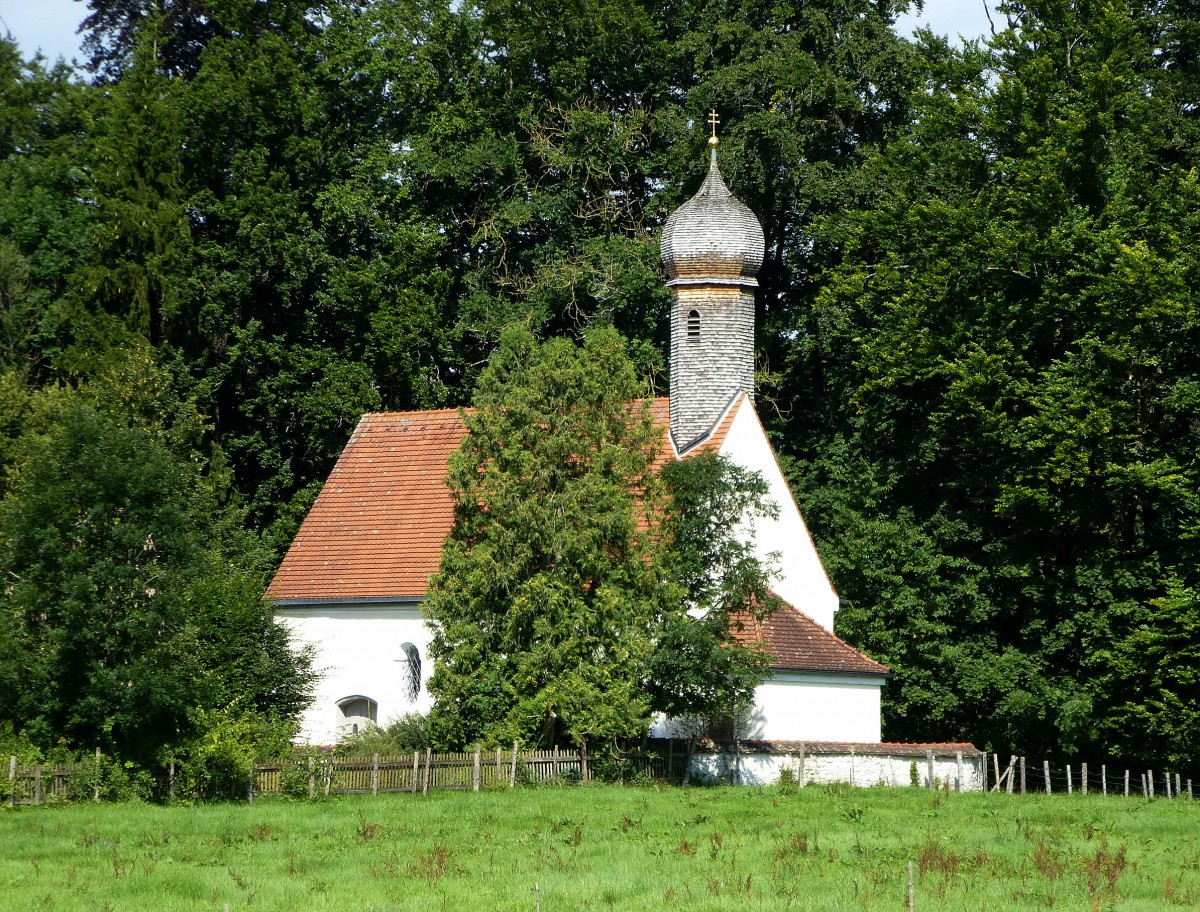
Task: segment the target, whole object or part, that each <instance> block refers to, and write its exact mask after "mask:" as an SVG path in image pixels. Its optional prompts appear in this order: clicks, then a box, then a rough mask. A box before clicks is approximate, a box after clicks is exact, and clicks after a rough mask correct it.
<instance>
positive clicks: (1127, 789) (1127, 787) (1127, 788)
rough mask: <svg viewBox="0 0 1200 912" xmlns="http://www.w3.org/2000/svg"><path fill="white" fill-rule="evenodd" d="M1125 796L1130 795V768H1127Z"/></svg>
mask: <svg viewBox="0 0 1200 912" xmlns="http://www.w3.org/2000/svg"><path fill="white" fill-rule="evenodd" d="M1125 797H1126V798H1128V797H1129V770H1125Z"/></svg>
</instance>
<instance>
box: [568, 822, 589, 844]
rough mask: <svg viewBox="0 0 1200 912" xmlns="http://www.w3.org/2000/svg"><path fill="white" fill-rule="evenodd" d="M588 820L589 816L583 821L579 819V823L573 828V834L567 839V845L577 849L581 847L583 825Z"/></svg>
mask: <svg viewBox="0 0 1200 912" xmlns="http://www.w3.org/2000/svg"><path fill="white" fill-rule="evenodd" d="M586 822H587V818H586V817H584V818H583V820H581V821H579V823H577V824H575V828H574V829H573V830H571V835H570V836H568V837H567V839H566V843H567V845H569V846H570V847H571V848H573V849H577V848H579V846H580V844H581V843H582V842H583V825H584V823H586Z"/></svg>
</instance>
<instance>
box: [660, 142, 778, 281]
mask: <svg viewBox="0 0 1200 912" xmlns="http://www.w3.org/2000/svg"><path fill="white" fill-rule="evenodd" d="M715 140H716V137H715V136H714V137H713V138H712V139H710V140H709V145H710V146H711V147H712V162H711V164H710V165H709V166H708V177H706V178H705V180H704V184H703V185H702V186H701V187H700V191H699V192H698V193H697V194H696V195H695V196H693V197H692V198H691V199H690V200H688V201H687V202H686V203H684V204H683V205H682V206H680V207H679V208H678V209H676V210H675V212H674V213H673V214H672V215H671V217H670V218H669V219H667V224H666V227H664V228H663V234H662V261H663V265H664V266H665V267H666V270H667V278H668V279H669V281H668V282H667V284H668V285H698V284H704V285H743V286H750V287H756V286H757V285H758V281H757V280H756V279H755V276H757V275H758V268H759V267H760V266H761V265H762V261H763V249H764V247H765V240H764V238H763V230H762V225H761V224H760V223H759V221H758V219H757V218H756V217H755V215H754V213H753V212H751V211H750V207H749V206H747V205H746V204H745V203H743V202H742V201H741V200H739V199H737V198H736V197H734V195H733V194H732V193H730V192H729V188H728V187H726V186H725V181H724V180H723V179H722V178H721V172H720V170H718V168H717V149H716V141H715Z"/></svg>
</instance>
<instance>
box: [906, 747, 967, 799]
mask: <svg viewBox="0 0 1200 912" xmlns="http://www.w3.org/2000/svg"><path fill="white" fill-rule="evenodd" d="M954 767H955V772H954V775H955V776H956V777H957V778H958V782H957V783H956V787H955V789H954V790H955V791H956V792H961V791H962V790H963V781H962V776H963V766H962V751H955V752H954ZM893 778H895V777H893Z"/></svg>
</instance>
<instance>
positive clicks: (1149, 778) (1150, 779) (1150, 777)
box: [1146, 770, 1154, 798]
mask: <svg viewBox="0 0 1200 912" xmlns="http://www.w3.org/2000/svg"><path fill="white" fill-rule="evenodd" d="M1146 784H1147V785H1148V786H1149V792H1150V794H1149V797H1150V798H1153V797H1154V770H1146Z"/></svg>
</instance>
